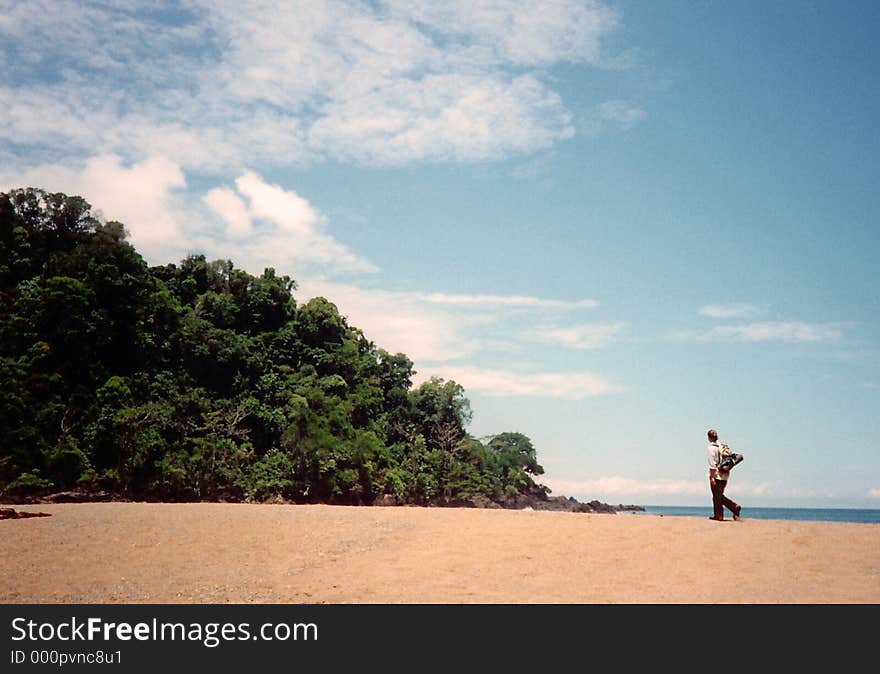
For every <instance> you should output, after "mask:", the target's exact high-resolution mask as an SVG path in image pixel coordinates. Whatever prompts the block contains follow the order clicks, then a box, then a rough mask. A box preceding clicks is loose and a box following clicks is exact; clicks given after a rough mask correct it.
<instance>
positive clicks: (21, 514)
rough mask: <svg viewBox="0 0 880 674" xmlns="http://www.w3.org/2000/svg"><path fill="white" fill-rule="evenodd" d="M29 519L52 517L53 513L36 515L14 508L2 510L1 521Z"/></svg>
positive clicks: (0, 512)
mask: <svg viewBox="0 0 880 674" xmlns="http://www.w3.org/2000/svg"><path fill="white" fill-rule="evenodd" d="M27 517H51V513H34V512H29V511H27V510H15V509H14V508H0V520H23V519H25V518H27Z"/></svg>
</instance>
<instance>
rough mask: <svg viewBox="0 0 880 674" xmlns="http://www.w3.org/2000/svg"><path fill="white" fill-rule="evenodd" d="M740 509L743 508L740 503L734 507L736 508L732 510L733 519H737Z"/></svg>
mask: <svg viewBox="0 0 880 674" xmlns="http://www.w3.org/2000/svg"><path fill="white" fill-rule="evenodd" d="M742 510H743V507H742V506H741V505H738V506H737V507H736V510H734V511H733V519H735V520H738V519H739V514H740V513H741V512H742Z"/></svg>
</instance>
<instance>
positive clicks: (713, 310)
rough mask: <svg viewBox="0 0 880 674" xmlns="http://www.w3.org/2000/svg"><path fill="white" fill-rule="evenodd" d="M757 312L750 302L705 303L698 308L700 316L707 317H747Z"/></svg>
mask: <svg viewBox="0 0 880 674" xmlns="http://www.w3.org/2000/svg"><path fill="white" fill-rule="evenodd" d="M757 313H758V310H757V308H755V307H754V306H752V305H751V304H744V303H738V304H707V305H706V306H704V307H701V308H700V315H701V316H708V317H709V318H748V317H749V316H754V315H755V314H757Z"/></svg>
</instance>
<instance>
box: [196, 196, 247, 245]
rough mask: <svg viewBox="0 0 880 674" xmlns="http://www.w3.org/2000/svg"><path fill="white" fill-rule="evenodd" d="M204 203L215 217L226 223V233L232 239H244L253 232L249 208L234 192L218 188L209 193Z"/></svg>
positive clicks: (204, 198) (203, 198)
mask: <svg viewBox="0 0 880 674" xmlns="http://www.w3.org/2000/svg"><path fill="white" fill-rule="evenodd" d="M202 201H204V202H205V204H207V206H208V208H210V209H211V210H212V211H213V212H214V214H215V215H217V216H218V217H219V218H221V219H222V220H223V221H225V222H226V233H227V235H228V236H230V237H232V238H236V239H239V238H242V237H244V236H247V235H248V234H250V233H251V232H252V231H253V223H252V222H251V216H250V214H249V213H248V210H247V206H246V205H245V203H244V201H242V200H241V197H239V196H238V195H237V194H236V193H235V192H234V191H233V190H231V189H229V188H228V187H216V188H214V189H213V190H211V191H210V192H208V193H207V194H206V195H205V196H204V197H202Z"/></svg>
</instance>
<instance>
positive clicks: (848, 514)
mask: <svg viewBox="0 0 880 674" xmlns="http://www.w3.org/2000/svg"><path fill="white" fill-rule="evenodd" d="M644 508H645V514H647V515H668V516H688V517H709V516H710V515H711V514H712V507H711V505H710V506H705V507H704V506H644ZM724 516H725V517H730V514H729V513H727V512H726V511H725V513H724ZM742 518H743V519H744V520H745V519H747V518H750V519H756V520H801V521H805V522H859V523H863V524H880V510H877V509H865V508H746V507H745V506H744V507H743V510H742Z"/></svg>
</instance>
